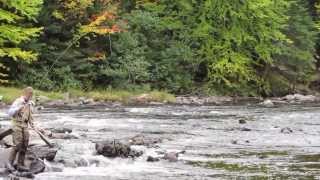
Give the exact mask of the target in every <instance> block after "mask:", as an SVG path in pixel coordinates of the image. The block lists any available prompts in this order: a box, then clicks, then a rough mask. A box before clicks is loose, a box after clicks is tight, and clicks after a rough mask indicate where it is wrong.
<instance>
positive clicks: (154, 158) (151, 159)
mask: <svg viewBox="0 0 320 180" xmlns="http://www.w3.org/2000/svg"><path fill="white" fill-rule="evenodd" d="M157 161H160V158H157V157H152V156H148V158H147V162H157Z"/></svg>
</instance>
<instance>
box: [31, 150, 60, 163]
mask: <svg viewBox="0 0 320 180" xmlns="http://www.w3.org/2000/svg"><path fill="white" fill-rule="evenodd" d="M29 151H30V152H31V153H33V154H35V155H36V156H37V157H38V158H40V159H46V160H48V161H53V160H54V158H55V157H56V154H57V151H58V149H56V148H49V147H48V146H31V147H29Z"/></svg>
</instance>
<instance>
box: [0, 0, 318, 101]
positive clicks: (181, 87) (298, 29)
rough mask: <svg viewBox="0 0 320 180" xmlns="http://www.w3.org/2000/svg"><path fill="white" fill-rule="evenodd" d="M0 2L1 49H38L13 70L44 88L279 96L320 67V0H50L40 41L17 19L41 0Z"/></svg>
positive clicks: (17, 52) (24, 54)
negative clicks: (24, 3) (26, 43)
mask: <svg viewBox="0 0 320 180" xmlns="http://www.w3.org/2000/svg"><path fill="white" fill-rule="evenodd" d="M0 1H1V0H0ZM25 1H26V0H24V1H21V2H25ZM1 2H6V3H7V4H8V5H7V6H4V7H3V8H2V9H0V21H1V22H4V23H2V24H0V27H1V29H2V30H0V45H1V44H3V45H4V44H6V45H7V44H8V42H9V41H10V43H9V44H10V46H9V47H3V48H2V49H0V56H5V57H11V58H12V59H26V60H29V61H32V60H35V57H36V53H37V54H39V59H40V61H36V62H32V63H31V64H26V63H19V66H18V67H19V68H17V70H14V71H12V70H11V74H12V75H14V74H16V73H17V74H18V76H15V77H17V79H16V81H17V84H24V85H26V84H28V85H34V86H35V87H37V88H40V89H46V90H67V89H73V88H80V89H85V90H93V89H105V88H110V87H111V88H115V89H139V88H143V87H150V89H165V90H168V91H169V92H171V93H176V94H189V93H197V92H199V91H201V92H200V93H203V92H206V93H216V94H222V95H225V94H227V95H235V96H238V95H242V96H258V95H265V96H278V95H283V94H287V93H293V92H299V91H300V89H299V88H298V87H303V88H302V89H307V87H308V85H309V83H310V81H311V77H312V76H314V74H315V71H316V69H317V68H319V67H320V63H319V62H320V61H319V60H318V61H319V62H316V61H315V59H317V58H318V59H320V58H319V57H320V56H319V55H317V53H318V54H319V52H320V51H319V44H320V43H319V30H317V29H316V28H317V25H316V24H318V23H317V21H318V20H319V17H320V16H319V12H318V8H319V4H318V2H317V1H316V0H309V1H308V2H306V1H303V0H250V1H244V0H228V1H222V0H203V1H194V0H179V1H171V0H161V1H159V0H156V1H155V0H139V1H138V0H124V1H121V3H120V1H117V0H81V1H75V0H58V1H53V0H45V1H44V8H43V10H42V11H41V18H40V19H39V21H38V23H37V24H38V25H41V26H43V27H44V33H43V34H42V35H41V37H40V38H39V41H35V40H34V39H35V38H36V37H37V34H38V31H39V29H34V28H28V29H24V26H20V25H19V26H18V23H19V24H20V23H22V24H24V25H25V26H27V27H32V24H26V23H25V21H26V20H30V19H34V17H35V16H34V15H35V14H37V13H38V10H39V9H37V10H34V11H30V7H32V6H35V4H33V3H30V4H28V5H25V6H27V7H25V8H21V6H22V5H23V4H19V3H18V1H1ZM32 4H33V5H32ZM13 6H16V7H17V8H16V10H17V11H11V10H12V8H11V7H13ZM9 10H10V11H9ZM26 14H28V15H26ZM10 29H14V31H9V30H10ZM1 31H2V32H1ZM119 31H120V33H116V32H119ZM3 36H6V37H7V38H3ZM26 41H28V42H30V41H31V43H29V44H28V49H33V50H34V51H33V52H35V53H33V52H31V51H27V50H25V51H22V50H21V49H19V48H21V47H23V46H21V45H25V44H24V42H26ZM6 48H10V49H9V50H10V52H9V50H8V49H6ZM66 49H67V50H68V51H65V50H66ZM65 52H67V53H65ZM315 57H316V58H315ZM15 66H16V64H11V65H10V66H9V67H11V68H12V67H15ZM315 66H316V67H315ZM0 67H2V68H7V67H8V66H3V65H2V66H1V65H0ZM0 75H1V74H0ZM123 97H124V96H123Z"/></svg>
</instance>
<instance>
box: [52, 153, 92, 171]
mask: <svg viewBox="0 0 320 180" xmlns="http://www.w3.org/2000/svg"><path fill="white" fill-rule="evenodd" d="M70 156H71V157H70ZM56 161H57V162H58V163H62V164H63V165H64V166H65V167H71V168H76V167H87V166H88V165H89V164H88V161H87V160H86V159H84V158H82V157H79V156H72V154H69V155H68V156H67V157H63V158H62V157H59V158H58V159H57V160H56Z"/></svg>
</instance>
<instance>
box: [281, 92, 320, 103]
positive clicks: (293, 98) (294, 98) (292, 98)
mask: <svg viewBox="0 0 320 180" xmlns="http://www.w3.org/2000/svg"><path fill="white" fill-rule="evenodd" d="M282 100H285V101H288V102H291V103H295V102H316V101H319V98H318V97H316V96H313V95H302V94H293V95H287V96H285V97H283V98H282Z"/></svg>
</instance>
